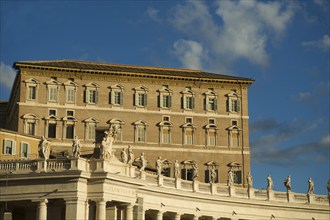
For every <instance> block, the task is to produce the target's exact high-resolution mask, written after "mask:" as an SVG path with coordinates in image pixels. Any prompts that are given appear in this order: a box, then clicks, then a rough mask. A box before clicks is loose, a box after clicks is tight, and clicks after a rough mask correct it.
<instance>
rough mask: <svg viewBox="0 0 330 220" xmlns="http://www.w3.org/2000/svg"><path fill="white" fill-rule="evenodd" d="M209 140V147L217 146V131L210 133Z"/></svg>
mask: <svg viewBox="0 0 330 220" xmlns="http://www.w3.org/2000/svg"><path fill="white" fill-rule="evenodd" d="M208 139H209V140H208V145H209V146H215V131H209V135H208Z"/></svg>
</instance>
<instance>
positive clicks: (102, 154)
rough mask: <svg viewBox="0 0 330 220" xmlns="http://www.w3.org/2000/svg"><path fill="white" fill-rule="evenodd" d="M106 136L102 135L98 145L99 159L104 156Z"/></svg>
mask: <svg viewBox="0 0 330 220" xmlns="http://www.w3.org/2000/svg"><path fill="white" fill-rule="evenodd" d="M106 145H107V143H106V137H103V140H102V142H101V145H100V159H101V158H105V157H106V156H105V149H106Z"/></svg>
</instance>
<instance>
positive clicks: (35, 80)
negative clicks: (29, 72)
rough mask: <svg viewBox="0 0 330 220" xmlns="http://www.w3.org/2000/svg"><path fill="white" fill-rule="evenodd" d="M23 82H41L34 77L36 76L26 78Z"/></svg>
mask: <svg viewBox="0 0 330 220" xmlns="http://www.w3.org/2000/svg"><path fill="white" fill-rule="evenodd" d="M23 82H25V83H31V84H39V83H40V82H39V80H37V79H34V78H31V79H27V80H24V81H23Z"/></svg>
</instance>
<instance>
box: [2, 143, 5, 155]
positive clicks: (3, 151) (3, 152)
mask: <svg viewBox="0 0 330 220" xmlns="http://www.w3.org/2000/svg"><path fill="white" fill-rule="evenodd" d="M2 154H4V155H5V154H6V140H3V145H2Z"/></svg>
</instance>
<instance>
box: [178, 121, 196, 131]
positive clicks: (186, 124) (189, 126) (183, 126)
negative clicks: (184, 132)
mask: <svg viewBox="0 0 330 220" xmlns="http://www.w3.org/2000/svg"><path fill="white" fill-rule="evenodd" d="M180 127H181V128H193V129H195V128H196V127H195V126H194V125H193V124H192V123H190V122H188V123H185V124H183V125H181V126H180Z"/></svg>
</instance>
